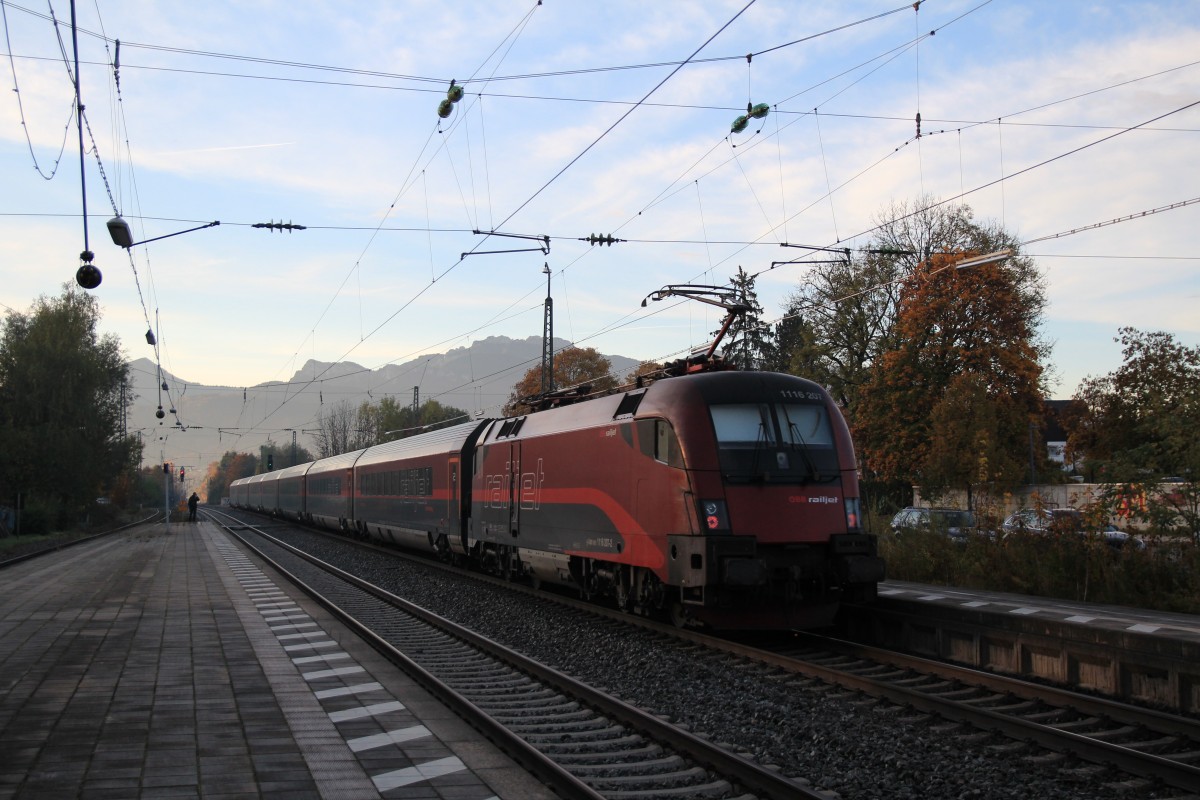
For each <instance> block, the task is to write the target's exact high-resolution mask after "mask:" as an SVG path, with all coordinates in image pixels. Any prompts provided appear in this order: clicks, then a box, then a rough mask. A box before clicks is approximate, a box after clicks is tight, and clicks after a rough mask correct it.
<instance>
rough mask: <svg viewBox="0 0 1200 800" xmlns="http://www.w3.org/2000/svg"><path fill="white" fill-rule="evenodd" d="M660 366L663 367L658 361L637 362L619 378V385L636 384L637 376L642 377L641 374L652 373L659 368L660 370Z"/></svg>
mask: <svg viewBox="0 0 1200 800" xmlns="http://www.w3.org/2000/svg"><path fill="white" fill-rule="evenodd" d="M662 368H663V365H662V364H660V363H658V362H657V361H643V362H642V363H640V364H638V365H637V366H636V367H634V368H633V369H631V370H630V371H629V373H628V374H627V375H626V376H625V377H624V378H622V379H621V385H622V386H631V385H633V384H636V383H637V381H638V378H640V377H642V376H643V375H653V374H655V373H656V372H659V371H660V370H662Z"/></svg>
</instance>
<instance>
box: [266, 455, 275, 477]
mask: <svg viewBox="0 0 1200 800" xmlns="http://www.w3.org/2000/svg"><path fill="white" fill-rule="evenodd" d="M273 469H275V454H274V453H267V472H270V471H271V470H273Z"/></svg>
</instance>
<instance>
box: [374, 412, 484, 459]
mask: <svg viewBox="0 0 1200 800" xmlns="http://www.w3.org/2000/svg"><path fill="white" fill-rule="evenodd" d="M489 422H491V420H490V419H485V420H475V421H473V422H464V423H462V424H461V425H452V426H451V427H449V428H440V429H438V430H435V431H430V432H429V433H422V434H420V435H419V436H410V437H408V438H407V439H397V440H396V441H394V442H384V443H383V444H377V445H375V446H374V447H369V448H367V449H366V450H365V451H364V452H363V454H362V456H361V457H360V458H359V459H358V461H357V462H355V466H356V467H365V466H369V465H371V464H378V463H380V462H384V461H394V460H396V459H397V458H419V457H422V456H430V455H438V454H441V453H454V452H461V451H462V449H463V447H465V446H466V444H467V442H468V441H470V440H471V439H472V438H473V437H474V435H475V432H476V431H478V430H480V429H481V428H483V427H484V426H485V425H487V424H488V423H489Z"/></svg>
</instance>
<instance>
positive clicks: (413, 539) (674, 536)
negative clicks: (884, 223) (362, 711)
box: [230, 371, 884, 630]
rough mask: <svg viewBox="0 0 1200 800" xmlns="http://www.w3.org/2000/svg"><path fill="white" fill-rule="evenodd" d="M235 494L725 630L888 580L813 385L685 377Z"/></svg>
mask: <svg viewBox="0 0 1200 800" xmlns="http://www.w3.org/2000/svg"><path fill="white" fill-rule="evenodd" d="M230 497H231V503H232V504H233V505H234V506H237V507H239V508H245V509H251V510H257V511H260V512H265V513H270V514H274V515H277V516H280V517H285V518H290V519H295V520H299V521H303V522H308V523H311V524H314V525H318V526H322V527H326V528H332V529H340V530H343V531H347V532H355V533H358V534H360V535H363V536H366V537H368V538H371V539H376V540H381V541H386V542H392V543H395V544H397V545H400V546H402V547H406V548H413V549H418V550H424V551H429V552H433V553H437V554H439V555H440V556H442V557H443V558H445V559H447V560H451V561H455V562H460V563H468V564H470V565H473V566H475V567H476V568H478V569H481V570H484V571H487V572H491V573H494V574H498V575H502V576H507V577H510V578H513V579H526V580H529V581H530V582H532V583H533V584H534V585H535V586H539V585H541V584H556V585H559V586H565V587H571V588H573V589H575V590H577V591H578V592H579V593H580V594H581V595H583V596H585V597H594V598H607V599H608V600H610V601H611V602H614V603H615V604H616V605H617V606H618V607H619V608H622V609H624V610H627V611H630V612H633V613H639V614H644V615H647V616H655V617H661V618H670V619H672V620H673V621H674V622H675V623H676V624H680V625H697V626H707V627H710V628H714V629H725V630H728V629H788V628H812V627H820V626H824V625H827V624H829V623H830V622H831V621H832V619H833V616H834V613H835V611H836V609H837V605H838V603H839V602H840V601H841V600H843V599H851V600H862V599H869V598H871V597H873V596H874V594H875V589H876V585H877V583H878V582H879V581H880V580H882V579H883V577H884V575H883V573H884V568H883V561H882V560H881V559H880V558H879V557H878V556H877V555H876V542H875V537H874V536H873V535H871V534H868V533H865V532H864V531H862V530H861V528H860V516H859V495H858V476H857V472H856V470H855V460H854V449H853V445H852V444H851V440H850V433H849V430H848V429H847V427H846V423H845V421H844V420H843V418H842V415H841V414H840V413H839V411H838V410H837V408H836V407H835V406H834V404H833V401H832V400H831V399H830V397H829V394H828V393H827V392H826V391H825V390H824V389H822V388H821V387H820V386H818V385H817V384H815V383H812V382H811V381H807V380H804V379H802V378H797V377H794V376H790V375H781V374H775V373H763V372H737V371H720V372H706V373H701V374H695V375H681V376H679V377H673V378H666V379H663V380H658V381H656V382H654V383H651V384H650V385H648V386H645V387H642V388H635V389H632V390H630V391H625V392H622V393H617V394H612V395H609V396H605V397H599V398H596V399H592V400H586V401H583V402H579V403H575V404H571V405H562V406H559V407H556V408H550V409H548V410H545V411H540V412H537V413H533V414H529V415H527V416H522V417H509V418H505V419H485V420H479V421H474V422H469V423H464V424H460V425H456V426H454V427H448V428H443V429H441V430H436V431H433V432H430V433H425V434H422V435H418V436H412V437H409V438H406V439H400V440H398V441H394V442H388V443H387V444H382V445H378V446H376V447H370V448H367V449H365V450H357V451H355V452H352V453H345V454H342V455H338V456H332V457H330V458H323V459H321V460H319V461H314V462H312V463H308V464H300V465H297V466H293V467H288V468H287V469H283V470H277V471H275V472H271V473H267V474H264V475H255V476H253V477H250V478H243V479H241V480H237V481H234V482H233V484H232V485H231V486H230Z"/></svg>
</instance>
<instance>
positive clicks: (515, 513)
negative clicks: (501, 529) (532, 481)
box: [508, 439, 521, 537]
mask: <svg viewBox="0 0 1200 800" xmlns="http://www.w3.org/2000/svg"><path fill="white" fill-rule="evenodd" d="M508 448H509V449H508V532H509V533H510V534H512V535H513V536H514V537H516V536H518V535H520V533H521V441H520V440H519V439H518V440H517V441H515V442H510V443H509V445H508Z"/></svg>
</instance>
